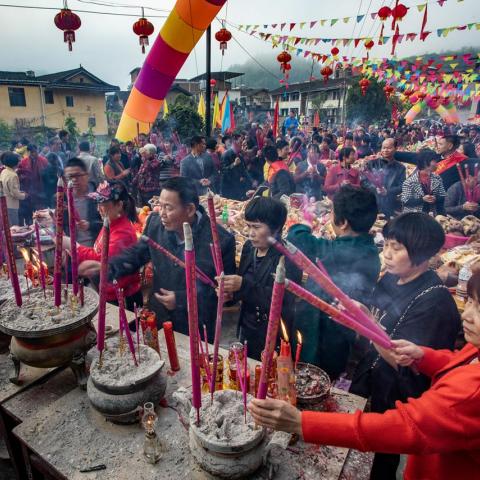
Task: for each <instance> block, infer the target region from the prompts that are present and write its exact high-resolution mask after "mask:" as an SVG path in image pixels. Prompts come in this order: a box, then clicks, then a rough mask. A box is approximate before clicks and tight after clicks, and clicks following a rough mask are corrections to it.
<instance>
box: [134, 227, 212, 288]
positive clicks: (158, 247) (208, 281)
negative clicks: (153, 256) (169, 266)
mask: <svg viewBox="0 0 480 480" xmlns="http://www.w3.org/2000/svg"><path fill="white" fill-rule="evenodd" d="M140 238H141V239H142V240H143V241H144V242H147V243H148V245H149V246H150V247H152V248H154V249H155V250H158V251H159V252H162V253H163V254H164V255H165V256H166V257H167V258H168V259H169V260H171V261H172V262H173V263H174V264H175V265H178V266H179V267H182V268H185V262H183V261H182V260H180V259H179V258H177V257H176V256H175V255H174V254H173V253H171V252H169V251H168V250H167V249H166V248H165V247H162V246H161V245H160V244H158V243H157V242H155V241H154V240H152V239H151V238H150V237H147V236H146V235H142V236H141V237H140ZM195 273H196V277H197V278H198V280H200V281H201V282H203V283H205V284H206V285H209V286H210V287H213V288H215V283H214V282H213V280H212V279H211V278H209V277H208V275H207V274H205V273H203V272H202V271H201V270H200V269H199V268H198V267H197V266H195Z"/></svg>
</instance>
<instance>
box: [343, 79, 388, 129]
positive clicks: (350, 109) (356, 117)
mask: <svg viewBox="0 0 480 480" xmlns="http://www.w3.org/2000/svg"><path fill="white" fill-rule="evenodd" d="M369 80H370V86H369V87H368V89H367V92H366V94H365V95H362V92H361V89H360V86H359V85H358V81H356V82H355V83H354V84H353V85H352V86H351V88H350V89H349V90H348V93H347V99H346V108H347V122H355V123H359V122H366V123H374V122H378V121H381V120H385V119H389V118H390V116H391V113H392V107H391V104H390V103H389V102H387V100H386V98H385V93H384V92H383V84H380V83H378V82H377V81H376V80H375V79H373V78H370V79H369Z"/></svg>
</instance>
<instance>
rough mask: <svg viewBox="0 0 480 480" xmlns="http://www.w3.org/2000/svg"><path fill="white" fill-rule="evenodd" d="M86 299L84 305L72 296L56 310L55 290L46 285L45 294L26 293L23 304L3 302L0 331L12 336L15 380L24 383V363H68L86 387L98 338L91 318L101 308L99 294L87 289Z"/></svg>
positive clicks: (40, 365)
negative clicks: (88, 354)
mask: <svg viewBox="0 0 480 480" xmlns="http://www.w3.org/2000/svg"><path fill="white" fill-rule="evenodd" d="M84 298H85V301H84V305H83V306H81V305H80V303H79V302H77V301H76V299H73V301H72V298H71V297H69V300H67V301H66V302H65V301H64V300H63V302H64V303H62V305H61V306H60V307H59V308H58V309H57V308H56V307H55V306H54V305H53V296H52V289H51V287H47V290H46V297H45V296H44V292H43V290H42V289H41V288H35V289H31V290H30V292H29V293H27V294H24V295H23V305H22V306H21V307H18V306H17V305H16V303H15V301H14V300H12V299H10V300H7V301H6V302H5V303H3V304H2V306H1V309H2V314H1V315H0V332H2V333H4V334H6V335H10V336H11V337H12V339H11V341H10V358H11V359H12V362H13V365H14V374H13V375H12V377H11V378H10V381H11V382H12V383H15V384H20V383H21V382H20V379H19V376H20V370H21V365H22V364H25V365H30V366H32V367H37V368H53V367H60V366H63V365H69V366H70V367H71V368H72V371H73V373H74V374H75V377H76V379H77V382H78V384H79V385H80V386H82V387H85V385H86V375H85V355H86V352H87V351H88V350H89V349H90V348H91V346H92V345H93V344H94V343H95V339H96V333H95V329H94V327H93V325H92V323H91V321H92V318H93V317H94V316H95V314H96V313H97V310H98V295H97V293H96V292H95V291H94V290H92V289H90V288H85V290H84Z"/></svg>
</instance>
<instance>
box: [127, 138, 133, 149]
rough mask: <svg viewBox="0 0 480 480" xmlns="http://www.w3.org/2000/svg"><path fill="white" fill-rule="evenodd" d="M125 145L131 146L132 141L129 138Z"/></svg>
mask: <svg viewBox="0 0 480 480" xmlns="http://www.w3.org/2000/svg"><path fill="white" fill-rule="evenodd" d="M125 146H126V147H133V142H132V141H131V140H129V141H128V142H125Z"/></svg>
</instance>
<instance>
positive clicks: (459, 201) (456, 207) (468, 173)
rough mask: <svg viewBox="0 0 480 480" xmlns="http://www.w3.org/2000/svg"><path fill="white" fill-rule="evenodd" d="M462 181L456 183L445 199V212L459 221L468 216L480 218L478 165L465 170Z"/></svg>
mask: <svg viewBox="0 0 480 480" xmlns="http://www.w3.org/2000/svg"><path fill="white" fill-rule="evenodd" d="M463 171H464V175H463V178H462V180H459V181H458V182H456V183H454V184H453V185H452V186H451V187H450V188H449V189H448V190H447V196H446V197H445V212H446V213H447V215H450V216H452V217H454V218H456V219H458V220H461V219H462V218H463V217H466V216H467V215H474V216H476V217H480V208H479V202H480V177H479V174H478V172H479V171H478V164H477V165H475V166H473V165H471V164H470V165H468V170H465V168H464V170H463Z"/></svg>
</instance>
